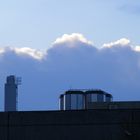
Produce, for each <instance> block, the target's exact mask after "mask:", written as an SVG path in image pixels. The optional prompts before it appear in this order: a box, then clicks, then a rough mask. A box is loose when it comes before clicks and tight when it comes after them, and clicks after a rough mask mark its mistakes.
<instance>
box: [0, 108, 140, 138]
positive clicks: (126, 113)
mask: <svg viewBox="0 0 140 140" xmlns="http://www.w3.org/2000/svg"><path fill="white" fill-rule="evenodd" d="M139 139H140V110H139V109H135V110H134V109H133V110H132V109H128V110H127V109H125V110H107V109H106V110H81V111H80V110H79V111H38V112H6V113H2V112H1V113H0V140H139Z"/></svg>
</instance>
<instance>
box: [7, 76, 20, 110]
mask: <svg viewBox="0 0 140 140" xmlns="http://www.w3.org/2000/svg"><path fill="white" fill-rule="evenodd" d="M17 96H18V84H17V82H16V77H15V76H14V75H10V76H8V77H7V79H6V83H5V111H17Z"/></svg>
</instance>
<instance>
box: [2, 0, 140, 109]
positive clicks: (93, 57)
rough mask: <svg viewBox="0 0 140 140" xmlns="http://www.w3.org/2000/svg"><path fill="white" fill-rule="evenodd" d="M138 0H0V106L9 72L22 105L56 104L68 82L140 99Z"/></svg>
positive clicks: (43, 106)
mask: <svg viewBox="0 0 140 140" xmlns="http://www.w3.org/2000/svg"><path fill="white" fill-rule="evenodd" d="M139 16H140V2H139V1H138V0H135V1H132V0H117V1H114V0H106V1H105V0H70V1H66V0H20V1H19V0H12V1H10V0H5V1H2V0H0V21H1V22H0V85H1V86H0V87H1V88H0V95H1V98H0V110H1V111H2V110H3V104H4V102H3V101H4V91H3V89H4V83H5V78H6V76H7V75H13V74H14V75H16V76H19V77H22V85H20V86H19V96H18V102H19V103H18V107H19V110H47V109H49V110H51V109H58V98H59V95H60V94H61V93H63V92H64V91H65V90H68V89H70V88H74V89H77V88H78V89H79V88H82V89H83V88H84V89H85V88H91V89H92V88H101V89H103V90H105V91H107V92H109V93H111V94H112V95H113V97H114V100H140V93H139V91H140V87H139V83H140V74H139V71H140V40H139V35H140V33H139V25H140V18H139Z"/></svg>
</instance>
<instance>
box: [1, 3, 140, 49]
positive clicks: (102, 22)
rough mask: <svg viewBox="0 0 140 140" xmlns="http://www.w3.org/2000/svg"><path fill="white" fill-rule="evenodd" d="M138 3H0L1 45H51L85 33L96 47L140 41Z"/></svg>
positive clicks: (39, 46)
mask: <svg viewBox="0 0 140 140" xmlns="http://www.w3.org/2000/svg"><path fill="white" fill-rule="evenodd" d="M139 9H140V2H139V1H138V0H135V1H132V0H117V1H114V0H70V1H66V0H12V1H11V0H5V1H0V19H1V22H0V32H1V34H0V46H17V47H31V48H37V49H41V50H46V48H48V47H50V46H51V43H52V42H53V41H55V39H56V38H57V37H59V36H62V35H63V34H65V33H67V34H71V33H81V34H84V36H86V37H87V38H88V39H89V40H91V41H93V42H94V43H95V45H96V46H98V47H100V46H101V45H102V44H104V43H108V42H111V41H115V40H117V39H120V38H122V37H125V38H129V39H130V40H132V41H133V42H134V43H135V44H140V41H139V29H138V27H139V25H140V18H139V15H140V10H139Z"/></svg>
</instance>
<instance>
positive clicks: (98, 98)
mask: <svg viewBox="0 0 140 140" xmlns="http://www.w3.org/2000/svg"><path fill="white" fill-rule="evenodd" d="M112 99H113V97H112V95H111V94H109V93H107V92H105V91H103V90H99V89H95V90H68V91H66V92H65V93H64V94H61V95H60V98H59V105H60V110H80V109H88V105H89V104H90V103H96V102H101V103H103V102H112Z"/></svg>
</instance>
